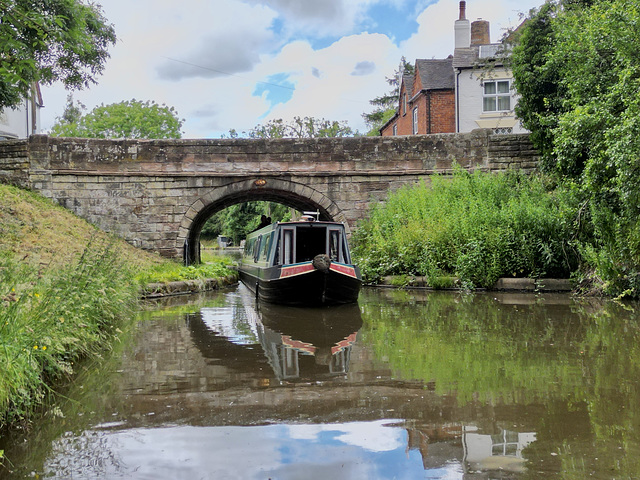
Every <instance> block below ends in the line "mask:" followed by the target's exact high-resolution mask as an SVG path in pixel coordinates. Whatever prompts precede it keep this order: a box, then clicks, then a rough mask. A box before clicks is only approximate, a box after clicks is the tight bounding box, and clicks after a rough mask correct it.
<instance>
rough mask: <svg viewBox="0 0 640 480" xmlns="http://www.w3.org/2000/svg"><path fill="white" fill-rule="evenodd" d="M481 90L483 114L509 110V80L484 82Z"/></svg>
mask: <svg viewBox="0 0 640 480" xmlns="http://www.w3.org/2000/svg"><path fill="white" fill-rule="evenodd" d="M483 89H484V91H483V94H484V95H483V98H482V111H483V112H504V111H508V110H511V88H510V85H509V80H498V81H495V82H493V81H492V82H484V84H483Z"/></svg>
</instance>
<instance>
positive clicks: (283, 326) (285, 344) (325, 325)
mask: <svg viewBox="0 0 640 480" xmlns="http://www.w3.org/2000/svg"><path fill="white" fill-rule="evenodd" d="M247 310H248V317H249V318H250V319H251V318H252V317H253V318H252V320H253V321H255V324H256V327H257V328H256V330H257V332H258V338H259V339H260V344H261V345H262V348H263V350H264V353H265V355H266V356H267V358H268V359H269V363H270V364H271V367H272V368H273V371H274V373H275V374H276V377H277V378H278V379H279V380H312V379H319V378H321V377H324V376H340V375H345V374H346V373H348V371H349V361H350V357H351V349H352V347H353V344H354V343H355V341H356V338H357V332H358V330H359V329H360V327H361V326H362V318H361V316H360V309H359V307H358V306H357V305H341V306H335V307H328V308H317V309H309V308H305V309H303V308H296V307H284V306H278V305H266V304H265V305H260V307H259V309H258V310H255V309H253V308H251V307H247Z"/></svg>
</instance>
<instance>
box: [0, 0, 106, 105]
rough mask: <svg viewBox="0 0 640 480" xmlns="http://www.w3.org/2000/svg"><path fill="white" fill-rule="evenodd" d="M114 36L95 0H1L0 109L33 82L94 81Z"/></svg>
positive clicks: (21, 95) (68, 83) (23, 94)
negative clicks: (87, 0)
mask: <svg viewBox="0 0 640 480" xmlns="http://www.w3.org/2000/svg"><path fill="white" fill-rule="evenodd" d="M115 41H116V34H115V31H114V29H113V26H112V25H109V24H107V23H106V19H105V18H104V17H103V16H102V13H101V11H100V6H99V5H97V4H93V3H90V4H86V3H85V2H84V1H81V0H47V1H45V0H36V1H33V0H0V108H5V107H13V106H16V105H17V104H18V103H19V102H20V101H22V99H23V98H25V97H26V96H27V95H28V94H29V91H30V89H31V86H32V85H33V83H34V82H40V83H41V84H46V85H48V84H51V83H53V82H56V81H61V82H62V83H63V84H64V85H65V87H67V88H84V87H88V86H89V85H91V84H93V83H96V81H95V78H96V77H97V76H98V75H100V74H101V73H102V71H103V69H104V65H105V62H106V60H107V59H108V58H109V54H108V52H107V48H108V47H109V46H110V45H112V44H115Z"/></svg>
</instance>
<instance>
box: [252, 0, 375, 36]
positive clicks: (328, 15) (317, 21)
mask: <svg viewBox="0 0 640 480" xmlns="http://www.w3.org/2000/svg"><path fill="white" fill-rule="evenodd" d="M246 1H248V2H249V3H251V4H254V5H255V4H261V5H266V6H269V7H270V8H272V9H273V10H274V11H276V12H277V13H278V14H279V15H280V16H281V17H282V19H283V28H284V30H285V31H286V32H288V33H289V34H291V35H295V34H297V33H301V32H302V33H304V34H306V35H309V34H310V33H312V34H314V35H317V36H320V37H325V36H335V35H344V34H349V33H353V29H354V27H355V26H356V25H357V24H358V23H359V22H360V21H361V20H362V17H363V16H364V15H365V11H366V7H367V6H368V5H370V4H373V3H376V2H377V1H379V0H322V1H318V0H246Z"/></svg>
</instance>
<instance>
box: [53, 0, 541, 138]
mask: <svg viewBox="0 0 640 480" xmlns="http://www.w3.org/2000/svg"><path fill="white" fill-rule="evenodd" d="M99 3H101V4H102V6H103V13H104V15H105V17H106V18H107V19H108V21H109V22H110V23H113V24H114V26H115V29H116V33H117V35H118V39H119V40H118V43H117V45H116V46H115V47H113V48H112V49H111V58H110V59H109V61H108V63H107V66H106V69H105V72H104V74H103V75H102V76H101V77H99V78H98V84H97V85H94V86H92V87H91V88H90V89H88V90H84V91H80V92H74V99H75V100H79V101H81V102H82V103H83V104H84V105H86V106H87V108H88V109H89V110H90V109H91V108H93V107H94V106H96V105H100V104H102V103H104V104H109V103H115V102H120V101H123V100H131V99H133V98H135V99H138V100H154V101H156V102H157V103H161V104H162V103H164V104H166V105H170V106H173V107H175V108H176V109H177V111H178V113H179V115H180V117H181V118H184V120H185V123H184V126H183V131H184V137H185V138H218V137H220V136H221V135H224V134H226V133H228V132H229V130H230V129H234V130H237V131H238V132H242V131H246V130H249V129H251V128H253V127H254V126H256V125H257V124H260V123H264V122H266V121H268V120H269V119H276V118H283V119H285V120H286V119H290V118H292V117H294V116H300V117H304V116H313V117H318V118H326V119H329V120H340V121H346V122H348V123H349V125H350V126H351V127H352V128H354V129H358V130H360V131H364V130H366V126H365V125H364V122H363V120H362V116H361V115H362V113H364V112H367V111H370V109H371V107H370V105H369V103H368V101H369V100H370V99H372V98H374V97H376V96H379V95H381V94H383V93H385V92H386V91H387V90H388V85H387V84H386V81H385V77H387V76H390V75H392V74H393V72H394V70H395V69H397V67H398V64H399V62H400V58H401V57H402V56H404V57H405V58H406V59H407V60H408V61H410V62H414V61H415V59H416V58H445V57H446V56H447V55H449V54H452V53H453V24H454V22H455V20H456V19H457V18H458V13H459V2H458V1H457V0H439V1H436V0H384V1H383V0H321V1H319V0H207V1H204V0H182V1H181V2H175V1H174V0H135V1H133V2H131V1H130V0H108V1H107V0H102V2H99ZM542 3H543V2H542V0H535V1H531V0H467V8H466V12H467V18H468V19H470V20H475V19H477V18H483V19H484V20H488V21H489V22H490V23H491V27H492V28H491V29H492V38H491V39H492V41H497V40H499V38H500V36H501V35H502V33H503V32H504V31H505V29H506V28H508V27H515V26H517V25H518V24H519V23H520V19H521V18H520V15H519V14H520V13H526V12H527V11H528V10H529V9H530V8H532V7H536V6H539V5H540V4H542ZM43 95H44V102H45V109H44V111H43V115H42V127H43V129H44V130H45V131H46V130H47V129H48V128H50V127H51V125H52V124H53V122H54V121H55V118H56V117H57V116H60V115H61V114H62V110H63V108H64V104H65V99H66V95H67V92H66V91H65V90H64V89H63V88H62V87H61V86H60V85H54V86H52V87H46V88H44V89H43Z"/></svg>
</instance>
